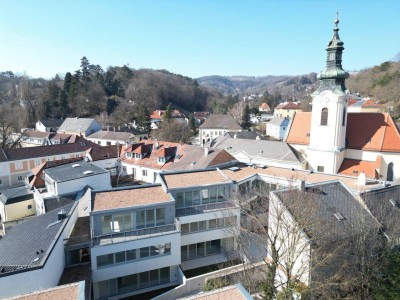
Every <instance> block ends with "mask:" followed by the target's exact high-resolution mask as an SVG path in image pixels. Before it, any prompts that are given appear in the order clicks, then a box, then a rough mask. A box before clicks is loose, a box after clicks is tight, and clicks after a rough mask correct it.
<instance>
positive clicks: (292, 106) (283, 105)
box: [275, 102, 301, 109]
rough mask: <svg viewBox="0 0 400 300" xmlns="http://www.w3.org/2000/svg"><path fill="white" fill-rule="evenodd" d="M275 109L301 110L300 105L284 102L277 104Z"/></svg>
mask: <svg viewBox="0 0 400 300" xmlns="http://www.w3.org/2000/svg"><path fill="white" fill-rule="evenodd" d="M275 109H301V108H300V105H298V104H296V103H293V102H285V103H281V104H279V105H278V106H277V107H275Z"/></svg>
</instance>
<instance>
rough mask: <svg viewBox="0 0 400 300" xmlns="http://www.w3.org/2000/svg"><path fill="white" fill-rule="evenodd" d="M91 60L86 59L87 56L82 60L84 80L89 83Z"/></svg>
mask: <svg viewBox="0 0 400 300" xmlns="http://www.w3.org/2000/svg"><path fill="white" fill-rule="evenodd" d="M89 66H90V63H89V60H88V59H87V58H86V56H84V57H82V58H81V70H82V80H83V81H87V80H88V79H89V74H90V73H89Z"/></svg>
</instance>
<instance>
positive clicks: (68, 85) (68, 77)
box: [64, 72, 72, 95]
mask: <svg viewBox="0 0 400 300" xmlns="http://www.w3.org/2000/svg"><path fill="white" fill-rule="evenodd" d="M71 81H72V74H71V73H70V72H67V73H66V74H65V77H64V92H65V94H66V95H68V94H69V89H70V88H71Z"/></svg>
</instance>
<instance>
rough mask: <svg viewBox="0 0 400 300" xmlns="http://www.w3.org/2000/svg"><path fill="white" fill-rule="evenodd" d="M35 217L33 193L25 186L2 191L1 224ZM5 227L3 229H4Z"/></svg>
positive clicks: (0, 193) (0, 202)
mask: <svg viewBox="0 0 400 300" xmlns="http://www.w3.org/2000/svg"><path fill="white" fill-rule="evenodd" d="M33 215H35V201H34V199H33V193H32V192H31V191H30V190H29V189H28V188H27V187H25V186H24V185H23V186H19V187H13V188H7V189H1V190H0V222H1V223H3V226H4V227H7V225H5V223H7V222H10V221H15V220H19V219H23V218H26V217H30V216H33ZM4 227H3V228H4Z"/></svg>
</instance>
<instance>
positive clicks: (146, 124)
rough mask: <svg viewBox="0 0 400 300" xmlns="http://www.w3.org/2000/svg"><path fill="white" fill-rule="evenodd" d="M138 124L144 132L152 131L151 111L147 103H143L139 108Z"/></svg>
mask: <svg viewBox="0 0 400 300" xmlns="http://www.w3.org/2000/svg"><path fill="white" fill-rule="evenodd" d="M136 125H137V126H138V128H139V129H140V130H141V131H143V132H146V133H147V132H150V129H151V128H150V112H149V110H148V108H147V107H146V106H145V105H143V104H142V105H141V106H140V107H139V109H138V114H137V118H136Z"/></svg>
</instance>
